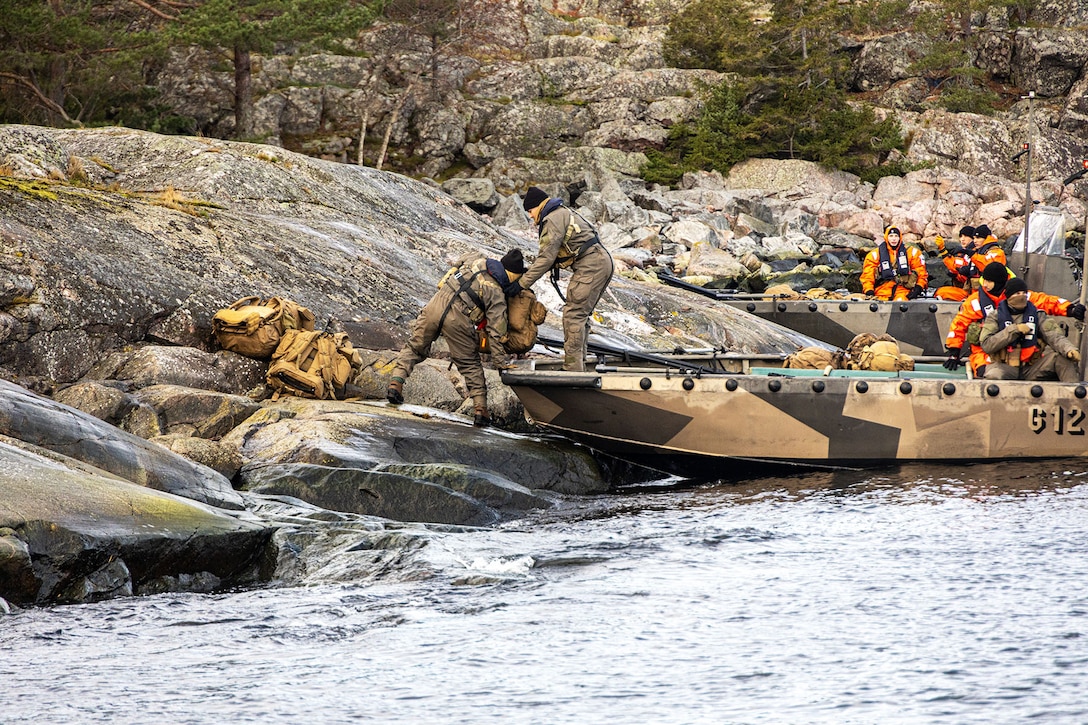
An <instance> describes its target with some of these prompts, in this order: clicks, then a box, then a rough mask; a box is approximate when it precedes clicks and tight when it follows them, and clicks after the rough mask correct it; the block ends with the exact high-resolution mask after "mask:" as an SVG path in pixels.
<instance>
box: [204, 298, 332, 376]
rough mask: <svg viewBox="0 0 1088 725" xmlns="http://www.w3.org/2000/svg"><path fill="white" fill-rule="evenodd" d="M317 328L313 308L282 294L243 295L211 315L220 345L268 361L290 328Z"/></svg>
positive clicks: (213, 329) (225, 348)
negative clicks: (310, 308) (276, 295)
mask: <svg viewBox="0 0 1088 725" xmlns="http://www.w3.org/2000/svg"><path fill="white" fill-rule="evenodd" d="M312 329H314V314H313V313H312V312H310V310H308V309H306V308H305V307H302V306H301V305H299V304H297V303H295V302H292V301H291V300H287V299H283V298H282V297H269V298H268V299H265V300H262V299H261V298H260V297H256V296H253V297H243V298H241V299H239V300H235V301H234V302H233V303H231V304H230V306H228V307H224V308H223V309H221V310H219V311H218V312H216V313H215V316H214V317H212V332H213V333H215V338H216V340H218V341H219V346H220V347H222V348H223V349H224V350H230V351H232V352H236V353H238V354H239V355H245V356H246V357H251V358H254V359H257V360H267V359H269V358H270V357H271V356H272V353H273V352H274V351H275V350H276V346H277V345H279V343H280V339H281V338H282V337H283V334H284V333H285V332H286V331H288V330H312Z"/></svg>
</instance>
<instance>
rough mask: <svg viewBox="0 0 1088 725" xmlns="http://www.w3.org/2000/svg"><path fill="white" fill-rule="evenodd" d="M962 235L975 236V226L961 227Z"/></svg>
mask: <svg viewBox="0 0 1088 725" xmlns="http://www.w3.org/2000/svg"><path fill="white" fill-rule="evenodd" d="M960 236H961V237H973V236H975V228H974V227H962V228H961V229H960Z"/></svg>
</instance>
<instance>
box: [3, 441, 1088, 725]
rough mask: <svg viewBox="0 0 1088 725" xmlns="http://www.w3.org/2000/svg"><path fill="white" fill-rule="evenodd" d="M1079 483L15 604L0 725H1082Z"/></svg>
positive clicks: (828, 486) (682, 510) (617, 508)
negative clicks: (234, 588)
mask: <svg viewBox="0 0 1088 725" xmlns="http://www.w3.org/2000/svg"><path fill="white" fill-rule="evenodd" d="M1082 467H1083V463H1082V462H1080V461H1056V462H1055V461H1051V462H1046V463H1010V464H1001V465H976V466H959V467H929V466H904V467H899V468H894V469H886V470H879V471H851V470H840V471H827V472H815V473H813V472H808V473H797V474H791V475H785V476H783V475H778V476H771V477H765V478H759V479H754V480H747V481H743V482H737V481H716V482H704V483H699V484H691V483H689V484H685V485H679V486H678V485H672V484H673V483H674V482H671V481H670V482H664V483H663V485H655V486H639V487H631V488H628V489H624V490H621V491H619V492H616V493H613V494H609V495H605V496H595V497H588V498H572V499H566V500H564V501H563V502H562V505H561V506H560V507H558V508H556V509H553V510H550V511H546V512H539V513H537V514H534V515H531V516H529V517H528V518H525V519H521V520H519V521H516V522H511V523H508V524H506V525H503V526H500V527H497V528H494V529H490V530H480V531H466V532H458V533H444V534H441V535H436V536H435V537H433V538H432V539H431V540H430V541H429V542H428V544H427V548H428V549H429V550H430V554H431V561H432V563H433V562H434V561H439V562H442V565H441V570H440V572H439V573H437V574H436V573H435V572H434V571H433V569H432V570H430V573H429V574H426V575H424V574H423V573H421V571H414V572H413V571H410V570H408V571H397V570H395V569H393V570H390V571H389V573H388V574H387V575H385V576H382V577H378V578H376V579H374V580H371V581H368V582H366V583H361V582H352V581H342V582H336V583H327V582H326V583H323V584H321V585H310V586H297V587H290V588H266V589H259V590H250V591H238V592H231V593H219V594H214V595H197V594H166V595H160V596H148V597H136V598H128V599H119V600H112V601H108V602H102V603H97V604H87V605H77V606H59V607H50V608H42V609H29V610H16V611H14V612H13V613H12V614H11V615H8V616H0V651H2V653H3V656H2V657H0V723H4V724H5V725H9V724H11V723H36V724H37V723H171V724H175V723H176V724H180V723H221V722H229V723H238V722H254V723H358V722H367V723H541V724H542V725H545V724H548V725H550V724H554V723H957V724H958V723H1024V722H1028V721H1033V722H1043V723H1086V722H1088V684H1086V683H1088V473H1086V472H1085V471H1084V470H1083V469H1082ZM665 484H668V485H665ZM409 569H410V567H409Z"/></svg>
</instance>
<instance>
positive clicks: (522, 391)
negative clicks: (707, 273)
mask: <svg viewBox="0 0 1088 725" xmlns="http://www.w3.org/2000/svg"><path fill="white" fill-rule="evenodd" d="M782 372H787V371H782ZM790 372H793V371H790ZM797 372H798V373H804V374H795V375H791V376H780V375H767V374H709V375H708V374H683V373H679V374H678V373H677V371H675V370H673V371H670V372H665V371H663V370H652V369H642V370H622V369H621V370H615V371H611V372H593V373H566V372H552V371H542V370H513V371H507V372H505V373H504V374H503V381H504V382H505V383H506V384H507V385H509V386H511V387H512V388H513V389H514V392H515V393H516V394H517V395H518V397H519V398H520V399H521V401H522V403H523V404H524V406H525V411H526V414H527V415H528V417H530V418H531V419H532V420H533V421H535V422H537V423H539V424H541V425H543V426H545V427H546V428H548V429H550V430H552V431H554V432H556V433H560V434H562V435H564V436H567V437H570V438H573V439H575V440H578V441H580V442H583V443H585V444H586V445H588V446H590V447H592V448H595V449H597V450H599V451H602V452H604V453H607V454H611V455H613V456H616V457H619V458H624V459H628V460H634V461H637V462H639V463H643V464H646V465H650V466H652V467H654V468H656V469H659V470H663V471H670V472H673V473H679V474H681V475H706V474H707V473H711V474H713V473H714V472H715V471H717V472H718V474H720V475H725V474H726V473H729V472H732V471H734V470H735V469H736V468H737V467H738V466H740V467H746V466H745V465H744V464H751V463H759V464H768V463H770V464H789V465H804V466H828V465H846V466H874V465H885V464H889V463H896V462H906V461H940V460H950V461H963V460H964V459H965V458H969V459H971V460H972V461H983V460H999V459H1009V458H1048V457H1077V456H1086V455H1088V436H1086V435H1085V433H1086V431H1088V420H1086V419H1085V413H1086V411H1088V400H1086V396H1088V386H1086V385H1085V384H1082V383H1076V384H1073V383H1058V382H1045V383H1031V382H1020V381H985V380H968V379H966V378H965V377H961V378H956V379H953V378H952V377H951V376H943V375H940V374H938V373H935V372H934V373H907V372H902V373H899V374H898V375H899V376H902V377H899V376H896V374H895V373H872V372H869V373H861V375H865V377H860V376H859V373H848V372H847V371H835V373H834V374H833V375H832V376H823V375H821V374H819V372H818V371H797ZM839 373H841V376H836V374H839ZM911 375H914V377H908V376H911Z"/></svg>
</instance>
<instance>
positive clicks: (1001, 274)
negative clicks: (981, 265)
mask: <svg viewBox="0 0 1088 725" xmlns="http://www.w3.org/2000/svg"><path fill="white" fill-rule="evenodd" d="M982 278H983V279H988V280H990V281H991V282H993V283H994V288H993V290H991V291H992V292H993V293H994V294H1001V292H1002V290H1004V289H1005V283H1006V282H1008V281H1009V270H1008V268H1007V267H1005V265H1003V264H1002V263H1001V262H990V263H989V264H987V265H986V269H984V270H982Z"/></svg>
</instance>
